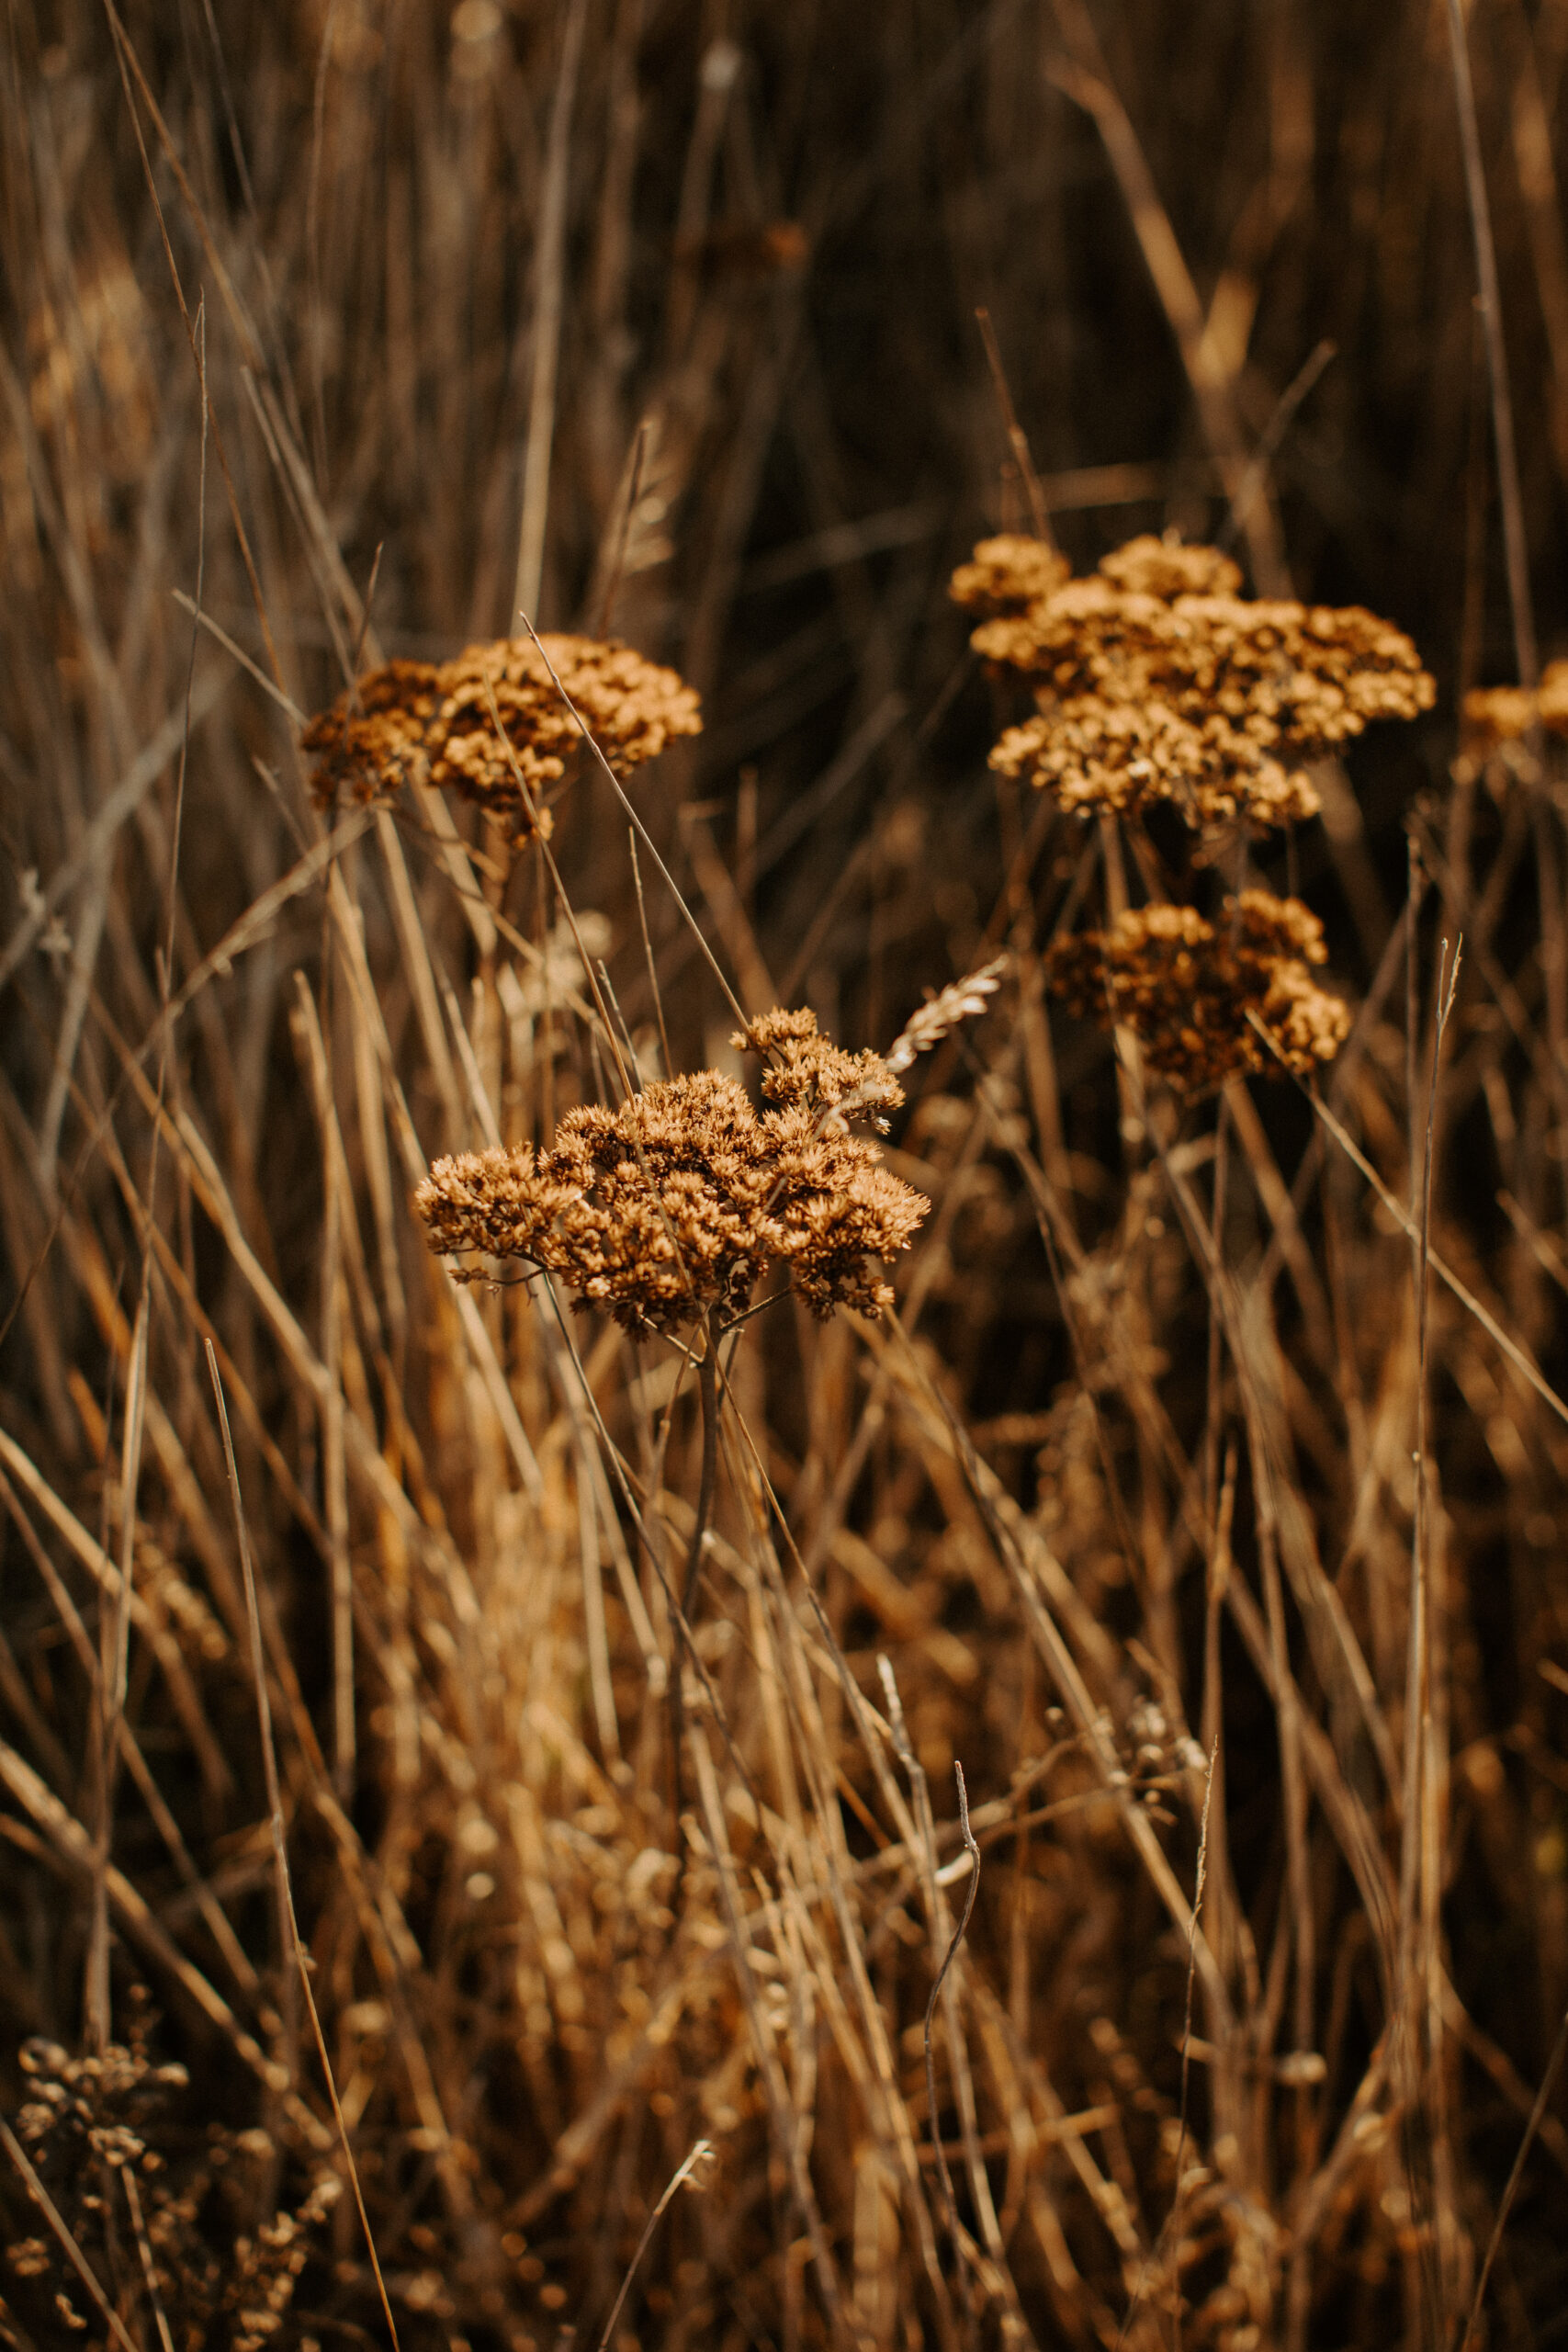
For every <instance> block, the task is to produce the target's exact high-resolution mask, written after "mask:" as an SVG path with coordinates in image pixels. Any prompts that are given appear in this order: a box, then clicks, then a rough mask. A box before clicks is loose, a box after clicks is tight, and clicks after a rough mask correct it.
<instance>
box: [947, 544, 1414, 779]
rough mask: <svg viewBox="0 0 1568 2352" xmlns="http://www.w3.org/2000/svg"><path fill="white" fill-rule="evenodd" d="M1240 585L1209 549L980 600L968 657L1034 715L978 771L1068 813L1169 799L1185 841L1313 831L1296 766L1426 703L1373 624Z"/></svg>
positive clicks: (1148, 548)
mask: <svg viewBox="0 0 1568 2352" xmlns="http://www.w3.org/2000/svg"><path fill="white" fill-rule="evenodd" d="M969 569H970V570H973V569H974V567H969ZM1239 585H1240V574H1239V573H1238V572H1237V571H1236V568H1235V565H1234V564H1233V563H1232V562H1231V560H1230V559H1229V558H1228V557H1227V556H1224V555H1222V554H1221V553H1220V552H1219V550H1218V549H1217V548H1201V547H1200V548H1193V547H1182V546H1180V545H1179V544H1178V543H1177V542H1175V541H1174V540H1163V539H1156V538H1151V537H1143V538H1137V539H1133V540H1131V541H1130V542H1129V543H1128V545H1127V546H1125V547H1124V548H1118V549H1117V550H1116V551H1115V552H1114V553H1113V554H1111V555H1108V556H1107V557H1106V558H1105V560H1104V561H1103V562H1102V563H1101V565H1100V571H1099V573H1098V575H1096V576H1095V577H1093V578H1089V579H1084V580H1068V581H1066V582H1062V583H1061V584H1060V585H1058V586H1056V587H1055V588H1053V589H1051V590H1050V591H1048V592H1047V593H1046V594H1039V595H1035V596H1033V597H1032V598H1031V599H1030V600H1029V601H1028V602H1027V603H1024V602H1023V601H1022V600H1021V599H1015V600H1013V601H1012V602H1010V603H1003V602H1002V601H1000V600H999V599H998V598H993V599H992V600H991V610H992V617H991V618H990V619H988V620H986V621H983V622H982V623H981V625H980V627H979V628H976V631H975V633H974V636H973V638H972V639H971V643H972V644H973V645H974V646H975V648H976V651H977V652H979V653H981V654H983V655H984V656H985V658H986V660H987V662H991V663H992V664H993V665H995V666H997V667H998V668H1000V669H1004V670H1006V669H1012V670H1015V671H1018V672H1019V673H1021V675H1023V676H1024V677H1025V678H1027V679H1028V680H1029V682H1030V684H1032V687H1033V690H1034V697H1035V702H1036V705H1037V710H1038V716H1037V717H1036V718H1033V719H1032V720H1030V721H1028V722H1027V723H1026V724H1025V725H1024V726H1021V727H1015V728H1011V729H1009V731H1008V732H1007V733H1006V734H1005V735H1004V736H1003V737H1002V739H1001V741H1000V742H999V743H998V745H997V748H996V750H995V751H994V752H993V753H992V755H991V761H992V765H993V766H995V767H997V768H998V769H1000V770H1001V772H1002V773H1003V774H1005V775H1026V776H1028V777H1029V779H1030V780H1031V782H1032V783H1034V784H1036V785H1048V786H1050V787H1051V789H1052V790H1053V791H1054V792H1055V793H1056V794H1057V796H1058V797H1060V798H1061V799H1062V801H1063V802H1064V804H1065V805H1066V807H1068V808H1073V809H1088V808H1100V809H1113V810H1135V809H1144V808H1146V807H1148V806H1149V805H1150V804H1151V803H1152V802H1155V801H1160V800H1168V801H1171V802H1173V803H1174V804H1175V805H1176V806H1177V807H1178V808H1179V809H1180V810H1181V811H1182V813H1183V815H1184V816H1185V817H1186V818H1187V820H1188V821H1189V822H1190V823H1191V824H1193V825H1203V824H1209V823H1214V822H1229V821H1232V820H1235V818H1237V817H1243V818H1246V819H1248V820H1251V821H1252V822H1254V823H1257V824H1262V825H1278V824H1281V823H1283V822H1285V821H1286V820H1288V819H1292V818H1297V817H1303V816H1310V815H1312V814H1314V812H1315V811H1316V809H1317V808H1318V805H1319V803H1318V797H1317V794H1316V792H1315V790H1314V786H1313V785H1312V782H1311V780H1310V778H1309V777H1308V776H1307V775H1305V774H1304V773H1303V769H1304V767H1305V764H1306V763H1309V762H1310V761H1312V760H1314V759H1317V758H1321V757H1322V756H1323V755H1324V754H1325V752H1327V751H1328V750H1329V749H1331V747H1332V746H1333V745H1335V744H1337V743H1340V742H1344V741H1347V740H1348V738H1349V737H1351V736H1353V735H1359V733H1360V732H1361V730H1362V729H1364V728H1365V727H1366V726H1368V725H1369V724H1370V722H1371V720H1373V719H1375V718H1414V717H1415V716H1416V713H1417V712H1418V711H1421V710H1425V709H1427V707H1429V706H1430V704H1431V702H1432V699H1433V696H1434V694H1435V688H1434V686H1433V683H1432V680H1431V679H1430V678H1429V677H1428V676H1427V673H1426V672H1425V671H1424V670H1423V669H1422V668H1421V665H1420V662H1419V661H1418V659H1417V657H1416V649H1415V647H1414V646H1413V645H1412V644H1411V642H1410V639H1408V638H1407V637H1405V636H1404V633H1403V631H1401V630H1399V629H1397V628H1393V626H1392V625H1391V624H1390V623H1389V622H1387V621H1382V620H1379V619H1378V618H1377V616H1375V615H1374V614H1372V613H1369V612H1365V611H1363V610H1362V609H1361V608H1360V607H1359V606H1356V605H1351V606H1347V607H1345V608H1343V609H1340V608H1336V607H1332V606H1328V605H1300V604H1296V603H1294V602H1292V601H1290V600H1287V599H1279V598H1259V599H1257V600H1253V601H1249V600H1247V599H1246V598H1243V597H1241V596H1239V595H1238V594H1236V593H1235V591H1236V589H1237V588H1238V587H1239ZM972 601H976V602H977V601H978V600H977V599H974V600H972Z"/></svg>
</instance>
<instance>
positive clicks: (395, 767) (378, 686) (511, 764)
mask: <svg viewBox="0 0 1568 2352" xmlns="http://www.w3.org/2000/svg"><path fill="white" fill-rule="evenodd" d="M552 670H553V671H554V673H555V676H554V677H552V676H551V674H550V673H551V672H552ZM557 679H558V680H559V682H560V684H559V688H558V686H557V684H556V680H557ZM560 689H564V691H565V694H566V695H567V696H569V697H570V701H571V702H572V703H573V704H574V705H575V706H576V707H577V710H578V711H579V712H580V713H581V717H582V719H583V722H584V724H585V725H586V726H587V728H588V729H589V731H590V732H591V733H592V736H593V739H594V741H596V742H597V743H598V745H599V747H600V749H601V750H602V751H603V752H604V755H605V757H606V758H607V759H608V760H609V761H610V762H611V763H612V765H613V766H615V768H616V769H617V770H618V771H620V772H622V773H625V772H626V770H627V769H629V768H634V767H638V766H640V765H641V764H642V763H643V762H644V761H645V760H651V759H654V758H656V757H657V756H658V754H659V753H660V752H661V751H662V750H663V749H664V746H665V745H666V743H668V742H669V741H671V739H672V738H673V737H675V736H680V735H698V734H700V733H701V732H702V717H701V713H700V710H699V707H698V700H697V694H696V690H695V688H694V687H692V686H688V685H686V684H684V683H683V682H682V679H681V678H680V677H679V676H678V675H677V674H676V673H675V672H674V671H673V670H664V669H660V667H659V666H658V664H657V663H655V662H647V661H645V660H644V659H643V657H642V655H641V654H640V653H635V652H634V651H633V650H632V649H631V648H630V646H627V645H620V644H617V643H615V641H614V640H610V639H606V640H603V641H602V640H600V639H596V638H591V637H558V636H546V637H541V638H540V639H539V640H538V642H537V644H536V643H535V641H534V639H532V638H530V637H513V638H501V639H497V640H495V641H494V642H493V643H489V644H481V645H470V646H469V647H468V648H467V650H465V651H464V652H462V653H459V654H458V655H457V658H456V659H455V660H454V661H451V662H442V663H440V664H439V665H435V664H433V663H431V662H388V663H386V664H385V665H384V667H382V668H381V669H379V670H372V671H371V672H369V673H368V674H367V676H365V677H363V678H361V679H359V680H358V681H357V683H356V684H355V688H354V690H353V692H352V693H351V694H345V695H339V697H338V699H337V701H336V702H335V703H334V704H333V707H332V708H331V709H330V710H326V711H322V712H321V715H320V716H319V717H318V718H313V719H312V720H311V721H310V725H309V726H308V727H307V728H306V729H305V732H304V735H303V737H302V738H301V741H302V742H303V745H304V748H305V750H306V751H307V752H310V753H311V754H313V756H314V760H315V765H314V767H313V769H312V772H311V777H310V788H311V791H312V793H313V795H314V797H315V798H316V799H317V801H318V802H320V803H321V804H323V805H324V804H325V803H327V802H329V801H330V800H332V799H333V798H334V797H336V795H337V794H338V793H340V792H343V791H347V792H349V793H351V794H352V795H353V796H354V797H355V798H356V799H359V800H364V801H371V800H377V799H380V798H382V797H386V796H388V795H389V794H390V793H393V792H395V791H396V790H397V788H398V786H400V784H401V783H402V782H403V780H404V778H405V777H406V776H409V775H416V776H421V777H423V779H424V780H425V781H428V782H429V783H431V784H434V785H437V786H443V787H444V788H446V789H447V790H449V791H453V792H457V793H460V794H462V795H463V797H465V798H467V799H469V800H475V801H478V802H479V805H480V806H481V807H482V808H485V809H490V810H491V812H492V813H493V814H494V815H495V816H497V817H499V818H501V819H502V820H503V821H504V822H505V823H506V824H508V825H509V827H510V828H511V829H512V831H513V833H515V834H517V835H519V836H521V835H525V834H527V833H529V832H531V831H533V830H534V826H535V821H536V819H537V820H538V829H539V830H540V831H543V832H546V833H547V832H548V831H549V811H548V809H547V807H546V806H545V805H544V802H545V797H546V795H547V792H548V791H549V790H550V789H551V787H553V786H556V785H558V784H559V783H560V782H561V780H562V779H563V778H564V777H565V775H567V772H568V769H569V766H570V763H572V762H573V761H574V760H575V759H576V758H577V756H578V755H579V753H580V752H581V749H582V734H581V729H580V728H579V726H578V723H577V720H576V718H573V716H572V713H571V711H570V709H569V708H568V707H567V704H566V702H565V701H564V700H563V699H562V694H561V691H560ZM498 718H499V720H500V722H501V730H502V731H501V732H500V733H498V732H497V728H496V721H497V719H498ZM503 739H504V740H503ZM530 804H531V806H532V813H531V808H530Z"/></svg>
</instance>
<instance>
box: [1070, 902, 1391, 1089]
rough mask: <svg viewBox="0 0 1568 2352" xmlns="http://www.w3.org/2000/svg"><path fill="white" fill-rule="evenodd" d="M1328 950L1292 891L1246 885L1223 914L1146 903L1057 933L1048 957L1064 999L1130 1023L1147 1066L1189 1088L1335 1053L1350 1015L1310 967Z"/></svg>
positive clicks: (1097, 1016)
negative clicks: (1212, 918)
mask: <svg viewBox="0 0 1568 2352" xmlns="http://www.w3.org/2000/svg"><path fill="white" fill-rule="evenodd" d="M1325 953H1326V951H1325V947H1324V944H1323V925H1322V924H1321V923H1320V922H1318V919H1317V917H1316V916H1315V915H1314V913H1313V912H1312V911H1311V910H1310V909H1309V908H1306V907H1303V905H1302V903H1301V901H1300V900H1299V899H1276V898H1274V897H1272V896H1271V895H1270V893H1269V891H1267V890H1244V891H1243V892H1242V893H1241V895H1240V896H1239V898H1235V899H1226V901H1225V904H1224V911H1223V914H1222V917H1221V920H1220V922H1218V923H1211V922H1207V921H1205V919H1204V917H1203V916H1201V914H1200V913H1199V912H1198V911H1197V910H1196V908H1193V907H1171V906H1150V907H1142V908H1139V909H1137V910H1129V911H1128V912H1126V913H1123V914H1122V915H1119V916H1118V917H1117V919H1116V921H1115V922H1113V923H1112V924H1111V928H1110V929H1109V930H1108V931H1099V932H1096V931H1091V932H1084V933H1080V934H1079V935H1078V936H1077V938H1073V939H1066V940H1062V941H1060V942H1058V944H1056V945H1055V946H1054V947H1052V948H1051V949H1050V950H1049V951H1048V952H1047V956H1046V959H1045V962H1046V977H1047V981H1048V984H1049V986H1050V987H1051V988H1052V989H1053V990H1054V991H1055V993H1056V994H1057V995H1058V996H1060V997H1061V998H1063V1000H1064V1001H1066V1004H1067V1006H1068V1008H1069V1010H1071V1011H1072V1012H1077V1013H1079V1014H1081V1015H1084V1016H1087V1017H1089V1018H1092V1019H1094V1020H1097V1021H1099V1022H1100V1023H1102V1024H1103V1025H1106V1026H1110V1025H1111V1024H1116V1025H1119V1026H1122V1027H1125V1028H1128V1029H1131V1030H1132V1032H1133V1034H1134V1036H1136V1038H1137V1039H1138V1041H1139V1043H1140V1045H1141V1046H1142V1047H1143V1050H1144V1054H1145V1058H1146V1060H1147V1061H1148V1063H1149V1065H1150V1067H1151V1068H1152V1069H1156V1070H1158V1071H1160V1072H1161V1073H1162V1074H1163V1075H1164V1076H1165V1077H1166V1078H1168V1079H1169V1080H1170V1081H1171V1083H1172V1085H1173V1086H1175V1087H1177V1088H1178V1089H1179V1091H1181V1092H1183V1093H1187V1094H1194V1093H1200V1092H1201V1091H1204V1090H1205V1089H1207V1088H1209V1087H1213V1086H1217V1085H1219V1084H1220V1083H1221V1081H1222V1080H1224V1079H1227V1078H1232V1077H1235V1076H1236V1075H1238V1074H1240V1073H1242V1072H1248V1071H1250V1072H1255V1073H1262V1074H1265V1075H1271V1076H1278V1075H1279V1073H1280V1069H1281V1067H1283V1068H1285V1069H1292V1070H1294V1071H1295V1072H1296V1073H1297V1074H1298V1075H1304V1074H1305V1073H1306V1072H1307V1071H1308V1070H1310V1069H1312V1068H1313V1067H1314V1064H1315V1063H1317V1062H1320V1061H1327V1060H1329V1059H1331V1058H1332V1057H1333V1056H1334V1055H1335V1054H1336V1053H1337V1051H1338V1049H1339V1047H1340V1046H1342V1045H1343V1044H1344V1042H1345V1039H1346V1037H1347V1035H1348V1034H1349V1027H1350V1016H1349V1012H1348V1009H1347V1008H1346V1006H1345V1005H1344V1004H1343V1003H1342V1002H1341V1001H1340V1000H1339V999H1338V998H1337V997H1335V996H1330V995H1329V994H1328V993H1327V992H1326V990H1325V989H1320V988H1319V987H1318V986H1317V984H1316V982H1315V981H1314V979H1313V978H1312V975H1311V972H1310V971H1309V969H1308V967H1309V965H1314V964H1321V963H1323V962H1324V960H1325ZM1249 1015H1251V1016H1253V1017H1254V1018H1256V1019H1257V1020H1258V1022H1259V1023H1261V1025H1262V1027H1263V1028H1264V1029H1265V1030H1266V1031H1267V1032H1268V1036H1269V1039H1270V1040H1271V1041H1272V1045H1273V1046H1274V1047H1275V1048H1276V1049H1277V1050H1274V1051H1271V1050H1270V1047H1269V1044H1268V1043H1266V1042H1265V1040H1264V1039H1263V1038H1262V1037H1260V1036H1259V1035H1258V1032H1257V1031H1256V1030H1255V1029H1254V1028H1253V1026H1252V1023H1251V1020H1249V1018H1248V1016H1249Z"/></svg>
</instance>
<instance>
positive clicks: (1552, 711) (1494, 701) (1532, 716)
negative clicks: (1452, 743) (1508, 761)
mask: <svg viewBox="0 0 1568 2352" xmlns="http://www.w3.org/2000/svg"><path fill="white" fill-rule="evenodd" d="M1538 725H1539V726H1540V727H1543V728H1544V729H1546V732H1547V733H1548V734H1549V735H1568V662H1548V663H1547V665H1546V668H1545V669H1544V670H1543V671H1542V672H1541V676H1540V688H1539V690H1538V691H1537V692H1536V693H1535V694H1531V693H1530V691H1529V687H1528V686H1479V687H1477V688H1476V690H1475V691H1474V692H1473V693H1472V694H1468V695H1466V696H1465V698H1464V710H1463V723H1462V731H1463V736H1464V747H1465V749H1466V751H1468V752H1474V753H1476V754H1478V755H1479V756H1480V757H1482V758H1485V756H1486V755H1487V754H1488V753H1489V752H1495V751H1496V750H1498V749H1499V747H1500V746H1501V745H1502V744H1504V743H1518V742H1522V741H1524V739H1525V737H1526V736H1527V735H1528V734H1529V731H1530V729H1531V728H1532V727H1536V726H1538Z"/></svg>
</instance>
